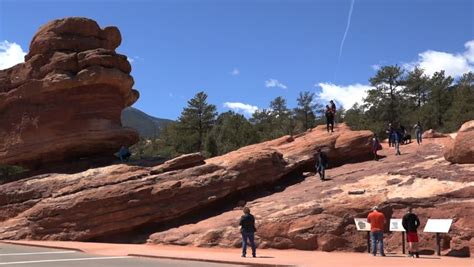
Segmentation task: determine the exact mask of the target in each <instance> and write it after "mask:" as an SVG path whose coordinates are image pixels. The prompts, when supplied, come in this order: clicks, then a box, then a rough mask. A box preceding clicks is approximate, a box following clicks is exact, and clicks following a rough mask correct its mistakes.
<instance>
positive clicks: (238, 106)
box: [224, 102, 258, 115]
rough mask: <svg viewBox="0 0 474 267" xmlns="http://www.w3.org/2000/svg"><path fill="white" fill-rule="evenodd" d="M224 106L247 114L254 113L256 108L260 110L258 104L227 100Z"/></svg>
mask: <svg viewBox="0 0 474 267" xmlns="http://www.w3.org/2000/svg"><path fill="white" fill-rule="evenodd" d="M224 107H225V108H229V109H231V110H233V111H235V112H237V113H244V114H246V115H252V114H253V113H254V112H255V111H256V110H258V107H257V106H252V105H249V104H244V103H240V102H225V103H224Z"/></svg>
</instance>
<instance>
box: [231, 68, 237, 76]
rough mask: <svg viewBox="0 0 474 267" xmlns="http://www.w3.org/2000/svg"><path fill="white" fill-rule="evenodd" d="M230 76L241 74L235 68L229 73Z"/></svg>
mask: <svg viewBox="0 0 474 267" xmlns="http://www.w3.org/2000/svg"><path fill="white" fill-rule="evenodd" d="M229 74H230V75H232V76H237V75H239V74H240V70H239V69H237V68H234V69H233V70H232V71H231V72H229Z"/></svg>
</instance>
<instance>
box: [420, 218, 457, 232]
mask: <svg viewBox="0 0 474 267" xmlns="http://www.w3.org/2000/svg"><path fill="white" fill-rule="evenodd" d="M451 223H453V219H428V221H427V222H426V225H425V229H424V230H423V232H426V233H447V232H449V228H451Z"/></svg>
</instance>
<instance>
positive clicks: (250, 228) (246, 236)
mask: <svg viewBox="0 0 474 267" xmlns="http://www.w3.org/2000/svg"><path fill="white" fill-rule="evenodd" d="M239 225H240V227H241V228H240V232H241V234H242V257H245V256H246V255H247V240H248V242H250V246H251V247H252V256H253V257H254V258H255V257H256V256H257V254H256V252H257V249H256V247H255V241H254V238H255V232H256V231H257V229H256V228H255V217H253V215H252V214H250V209H249V208H248V207H245V208H244V215H242V217H241V218H240V223H239Z"/></svg>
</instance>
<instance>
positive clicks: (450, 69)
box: [403, 40, 474, 78]
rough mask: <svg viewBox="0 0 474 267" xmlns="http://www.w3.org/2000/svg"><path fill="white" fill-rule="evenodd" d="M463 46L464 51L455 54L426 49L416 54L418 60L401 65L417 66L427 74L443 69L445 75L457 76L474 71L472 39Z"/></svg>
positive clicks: (408, 67) (406, 66)
mask: <svg viewBox="0 0 474 267" xmlns="http://www.w3.org/2000/svg"><path fill="white" fill-rule="evenodd" d="M464 46H465V48H466V51H465V52H464V53H456V54H452V53H447V52H442V51H434V50H427V51H424V52H422V53H419V54H418V60H416V61H413V62H409V63H405V64H404V65H403V66H404V67H405V68H406V69H408V70H413V69H414V68H415V67H416V66H419V67H420V68H422V69H424V70H425V73H426V74H428V75H432V74H433V73H435V72H437V71H440V70H444V71H445V73H446V75H450V76H452V77H454V78H457V77H460V76H462V75H463V74H464V73H466V72H469V71H474V40H471V41H468V42H466V43H465V44H464Z"/></svg>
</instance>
